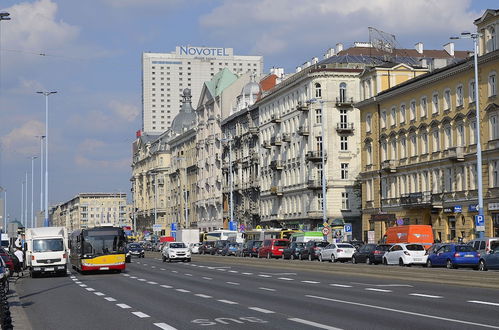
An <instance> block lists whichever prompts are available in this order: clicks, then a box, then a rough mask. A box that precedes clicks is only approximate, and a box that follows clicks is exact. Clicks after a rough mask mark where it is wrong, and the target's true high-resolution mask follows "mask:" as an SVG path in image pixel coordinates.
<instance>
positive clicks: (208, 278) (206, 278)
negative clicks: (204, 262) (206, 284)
mask: <svg viewBox="0 0 499 330" xmlns="http://www.w3.org/2000/svg"><path fill="white" fill-rule="evenodd" d="M203 279H205V280H212V278H211V277H203Z"/></svg>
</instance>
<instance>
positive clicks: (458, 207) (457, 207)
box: [454, 205, 463, 213]
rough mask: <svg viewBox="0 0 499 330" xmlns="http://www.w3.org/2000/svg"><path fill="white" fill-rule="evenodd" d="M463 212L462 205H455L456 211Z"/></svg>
mask: <svg viewBox="0 0 499 330" xmlns="http://www.w3.org/2000/svg"><path fill="white" fill-rule="evenodd" d="M461 212H463V207H462V206H461V205H456V206H454V213H461Z"/></svg>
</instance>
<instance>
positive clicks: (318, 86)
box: [315, 83, 322, 97]
mask: <svg viewBox="0 0 499 330" xmlns="http://www.w3.org/2000/svg"><path fill="white" fill-rule="evenodd" d="M315 97H322V89H321V84H319V83H316V84H315Z"/></svg>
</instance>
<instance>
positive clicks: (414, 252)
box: [383, 243, 428, 266]
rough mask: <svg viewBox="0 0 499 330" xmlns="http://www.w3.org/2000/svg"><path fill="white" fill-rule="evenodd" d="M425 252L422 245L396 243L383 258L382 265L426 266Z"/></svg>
mask: <svg viewBox="0 0 499 330" xmlns="http://www.w3.org/2000/svg"><path fill="white" fill-rule="evenodd" d="M427 257H428V256H427V255H426V250H425V248H424V246H423V245H422V244H414V243H411V244H406V243H398V244H395V245H393V246H392V247H391V248H390V250H388V252H386V253H385V255H384V256H383V264H385V265H397V264H398V265H400V266H411V265H414V264H419V265H425V264H426V259H427Z"/></svg>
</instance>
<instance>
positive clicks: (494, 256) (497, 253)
mask: <svg viewBox="0 0 499 330" xmlns="http://www.w3.org/2000/svg"><path fill="white" fill-rule="evenodd" d="M489 269H496V270H499V244H492V246H491V247H490V251H489V253H486V254H481V255H480V260H479V261H478V270H481V271H486V270H489Z"/></svg>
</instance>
